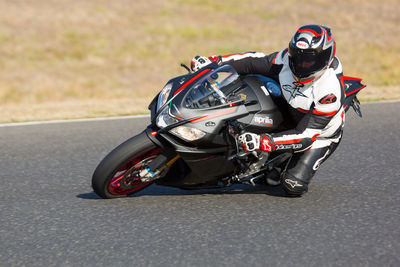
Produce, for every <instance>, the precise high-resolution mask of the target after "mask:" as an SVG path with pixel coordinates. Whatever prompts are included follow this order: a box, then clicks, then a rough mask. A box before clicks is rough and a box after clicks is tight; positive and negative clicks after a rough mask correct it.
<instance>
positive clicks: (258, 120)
mask: <svg viewBox="0 0 400 267" xmlns="http://www.w3.org/2000/svg"><path fill="white" fill-rule="evenodd" d="M254 122H255V123H258V124H263V125H273V124H274V120H273V119H271V118H270V117H260V116H254Z"/></svg>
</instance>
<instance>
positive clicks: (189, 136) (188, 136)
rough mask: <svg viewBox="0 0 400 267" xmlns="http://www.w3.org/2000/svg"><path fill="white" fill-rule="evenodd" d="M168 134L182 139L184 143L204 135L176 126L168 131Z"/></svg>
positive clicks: (185, 127) (198, 131) (193, 129)
mask: <svg viewBox="0 0 400 267" xmlns="http://www.w3.org/2000/svg"><path fill="white" fill-rule="evenodd" d="M170 133H172V134H174V135H176V136H178V137H179V138H182V139H184V140H186V141H194V140H198V139H200V138H202V137H204V136H205V135H206V133H205V132H203V131H201V130H199V129H196V128H192V127H187V126H178V127H175V128H173V129H171V130H170Z"/></svg>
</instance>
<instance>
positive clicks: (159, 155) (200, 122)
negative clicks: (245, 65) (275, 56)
mask: <svg viewBox="0 0 400 267" xmlns="http://www.w3.org/2000/svg"><path fill="white" fill-rule="evenodd" d="M182 67H184V68H186V69H187V71H188V73H187V74H185V75H181V76H178V77H175V78H173V79H171V80H170V81H168V82H167V84H166V85H165V86H164V88H163V89H162V90H161V92H159V93H158V94H157V96H156V97H155V98H154V99H153V101H152V102H151V103H150V105H149V109H150V111H151V123H150V125H148V126H147V128H146V129H145V130H144V131H142V132H141V133H140V134H138V135H136V136H134V137H132V138H130V139H128V140H127V141H125V142H123V143H122V144H120V145H119V146H118V147H116V148H115V149H114V150H112V151H111V152H110V153H109V154H108V155H107V156H106V157H105V158H104V159H103V160H102V161H101V162H100V163H99V165H98V166H97V168H96V169H95V171H94V173H93V177H92V187H93V189H94V192H95V193H96V194H97V195H99V196H100V197H102V198H117V197H125V196H128V195H131V194H134V193H137V192H139V191H140V190H143V189H144V188H146V187H148V186H150V185H151V184H153V183H156V184H157V185H163V186H172V187H178V188H181V189H188V190H189V189H204V188H221V187H226V186H230V185H232V184H250V185H255V184H257V183H259V182H260V181H263V180H265V178H264V177H265V175H267V174H268V172H270V171H272V170H273V169H274V167H276V166H280V165H281V164H284V163H285V162H286V161H287V160H288V159H289V158H290V157H291V155H292V153H289V152H287V153H281V154H275V153H267V152H260V151H253V152H245V151H243V150H242V149H241V148H240V147H239V146H238V143H237V141H236V140H237V139H236V137H237V136H238V135H239V134H241V133H243V132H245V131H246V132H254V133H259V134H261V133H272V132H278V131H282V130H285V129H288V128H290V127H293V125H289V124H288V120H287V119H286V117H285V114H284V113H283V112H281V110H280V109H279V108H278V105H277V104H276V103H275V102H276V100H275V99H274V97H273V92H274V90H277V89H278V90H279V88H277V86H279V85H278V84H277V83H276V82H274V81H273V80H272V79H269V78H267V77H263V76H260V75H245V76H240V75H239V74H238V73H237V72H236V71H235V69H234V68H233V67H232V66H230V65H224V66H218V64H216V63H213V64H210V65H208V66H206V67H204V68H202V69H200V70H198V71H196V72H195V73H192V72H191V71H190V69H189V68H188V67H187V66H186V65H184V64H182ZM341 83H342V87H343V89H344V91H345V103H344V107H345V110H346V112H347V111H348V109H349V107H350V106H351V107H353V109H354V110H355V112H356V113H357V114H358V115H359V116H360V117H361V116H362V114H361V109H360V102H359V101H358V99H357V97H356V95H357V93H358V92H359V91H360V90H361V89H362V88H364V87H365V85H362V84H361V79H357V78H351V77H344V76H343V77H342V78H341Z"/></svg>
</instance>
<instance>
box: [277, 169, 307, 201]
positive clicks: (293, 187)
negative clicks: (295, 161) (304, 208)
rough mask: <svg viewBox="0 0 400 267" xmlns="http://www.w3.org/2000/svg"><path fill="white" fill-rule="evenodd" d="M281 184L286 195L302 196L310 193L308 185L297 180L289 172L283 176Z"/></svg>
mask: <svg viewBox="0 0 400 267" xmlns="http://www.w3.org/2000/svg"><path fill="white" fill-rule="evenodd" d="M281 184H282V187H283V189H284V190H285V192H286V194H288V195H289V196H295V197H296V196H301V195H302V194H304V193H306V192H307V191H308V183H306V182H304V181H302V180H300V179H298V178H296V177H295V176H293V175H291V174H290V173H288V172H284V173H283V174H282V177H281Z"/></svg>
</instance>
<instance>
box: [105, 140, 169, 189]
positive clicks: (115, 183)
mask: <svg viewBox="0 0 400 267" xmlns="http://www.w3.org/2000/svg"><path fill="white" fill-rule="evenodd" d="M161 151H162V149H161V148H159V147H157V148H154V149H150V150H148V151H146V152H143V153H141V154H139V155H137V156H135V157H133V158H132V159H130V160H129V161H128V162H127V163H125V164H124V165H123V166H122V167H121V168H119V169H118V170H117V171H116V172H115V173H114V176H113V177H112V178H111V181H110V183H109V184H108V191H109V192H110V194H112V195H128V194H132V193H134V192H136V191H138V190H140V189H142V188H144V187H146V186H148V185H150V184H151V183H152V182H153V181H150V182H145V183H143V182H142V181H141V180H140V178H139V176H138V175H137V174H138V173H139V172H140V170H141V169H143V168H144V166H145V165H147V164H148V163H149V162H150V161H151V160H152V159H153V158H155V157H156V156H157V155H158V154H160V153H161ZM128 172H129V173H131V174H132V176H131V177H130V178H129V181H127V182H128V183H129V184H127V183H125V186H124V187H129V188H121V183H122V182H123V181H122V178H124V176H125V175H126V174H128Z"/></svg>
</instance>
